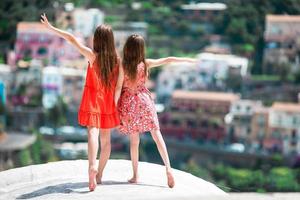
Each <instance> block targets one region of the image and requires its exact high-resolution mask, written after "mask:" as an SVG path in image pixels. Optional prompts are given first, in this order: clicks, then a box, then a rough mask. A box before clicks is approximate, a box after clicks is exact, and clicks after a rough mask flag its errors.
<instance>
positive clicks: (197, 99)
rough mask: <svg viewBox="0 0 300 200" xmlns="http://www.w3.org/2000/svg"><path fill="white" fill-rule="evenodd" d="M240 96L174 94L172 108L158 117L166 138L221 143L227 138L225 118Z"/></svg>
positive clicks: (206, 93)
mask: <svg viewBox="0 0 300 200" xmlns="http://www.w3.org/2000/svg"><path fill="white" fill-rule="evenodd" d="M239 98H240V97H239V96H238V95H236V94H231V93H221V92H198V91H197V92H196V91H183V90H175V91H174V92H173V95H172V99H171V105H170V108H168V109H167V111H166V112H163V113H161V114H160V115H159V119H160V124H161V130H162V131H163V133H164V134H165V135H168V136H173V137H177V138H192V139H194V140H201V141H215V142H221V141H222V140H223V139H224V137H225V132H226V131H225V123H224V118H225V115H226V114H227V113H228V112H229V110H230V106H231V105H232V103H234V102H235V101H237V100H239Z"/></svg>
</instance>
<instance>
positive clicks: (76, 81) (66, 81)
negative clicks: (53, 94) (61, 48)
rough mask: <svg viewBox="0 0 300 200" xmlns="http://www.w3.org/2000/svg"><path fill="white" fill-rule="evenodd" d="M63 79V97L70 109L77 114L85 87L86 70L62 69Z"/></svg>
mask: <svg viewBox="0 0 300 200" xmlns="http://www.w3.org/2000/svg"><path fill="white" fill-rule="evenodd" d="M60 70H61V75H62V78H63V84H62V97H63V99H64V102H65V103H66V104H67V105H68V108H69V109H71V110H74V111H75V112H77V109H78V107H79V104H80V101H81V96H82V91H83V87H84V78H85V74H86V72H85V70H83V69H74V68H67V67H64V68H61V69H60Z"/></svg>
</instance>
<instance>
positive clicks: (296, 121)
mask: <svg viewBox="0 0 300 200" xmlns="http://www.w3.org/2000/svg"><path fill="white" fill-rule="evenodd" d="M269 128H270V130H269V131H270V135H269V136H270V137H272V138H276V139H278V140H280V141H283V144H282V145H283V146H282V150H283V153H284V154H289V153H293V152H294V153H300V104H297V103H283V102H275V103H274V104H273V105H272V107H271V109H270V114H269Z"/></svg>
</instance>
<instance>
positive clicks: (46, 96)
mask: <svg viewBox="0 0 300 200" xmlns="http://www.w3.org/2000/svg"><path fill="white" fill-rule="evenodd" d="M62 85H63V77H62V75H61V73H60V69H59V68H58V67H54V66H48V67H45V68H44V69H43V79H42V88H43V100H42V101H43V107H45V108H52V107H53V106H54V105H55V103H56V102H57V99H58V97H59V96H60V95H61V94H62Z"/></svg>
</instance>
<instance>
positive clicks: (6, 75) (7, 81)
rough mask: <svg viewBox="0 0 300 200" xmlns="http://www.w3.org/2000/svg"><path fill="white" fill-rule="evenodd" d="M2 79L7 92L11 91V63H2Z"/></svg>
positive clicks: (0, 78) (0, 66)
mask: <svg viewBox="0 0 300 200" xmlns="http://www.w3.org/2000/svg"><path fill="white" fill-rule="evenodd" d="M0 80H1V82H2V83H3V84H4V85H5V90H6V93H9V89H10V86H11V84H12V83H13V76H12V70H11V68H10V66H9V65H5V64H0Z"/></svg>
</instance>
